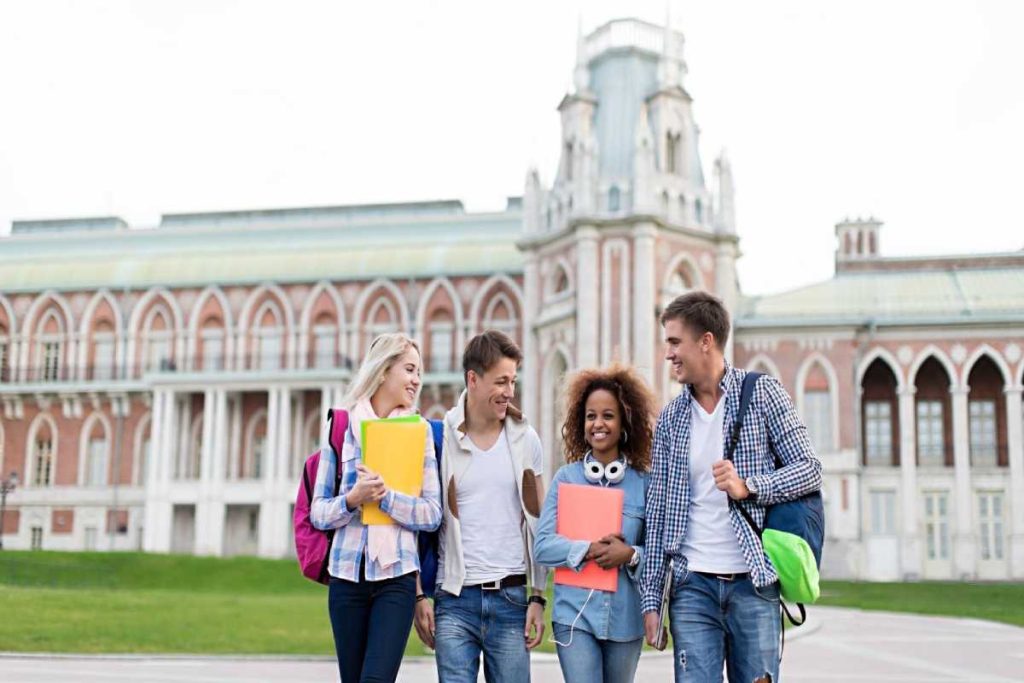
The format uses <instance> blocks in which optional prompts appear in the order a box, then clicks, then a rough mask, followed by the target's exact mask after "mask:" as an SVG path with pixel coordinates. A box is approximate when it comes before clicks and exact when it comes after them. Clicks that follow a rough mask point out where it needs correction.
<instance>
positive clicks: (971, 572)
mask: <svg viewBox="0 0 1024 683" xmlns="http://www.w3.org/2000/svg"><path fill="white" fill-rule="evenodd" d="M967 392H968V388H967V387H955V388H952V389H950V393H951V394H952V396H953V476H954V479H955V482H956V483H955V489H954V493H953V496H954V500H955V501H956V523H955V525H954V527H953V568H954V569H953V571H954V578H958V579H964V578H974V576H975V575H976V574H977V566H976V562H975V560H976V543H975V539H974V533H973V529H972V524H971V520H972V519H973V511H974V500H973V496H972V495H971V459H970V458H971V456H970V441H969V435H968V417H967Z"/></svg>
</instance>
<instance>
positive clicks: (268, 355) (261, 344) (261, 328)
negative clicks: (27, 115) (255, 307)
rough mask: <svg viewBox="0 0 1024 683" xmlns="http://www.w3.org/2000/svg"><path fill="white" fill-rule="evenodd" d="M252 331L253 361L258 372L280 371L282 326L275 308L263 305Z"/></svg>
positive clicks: (268, 304) (282, 358)
mask: <svg viewBox="0 0 1024 683" xmlns="http://www.w3.org/2000/svg"><path fill="white" fill-rule="evenodd" d="M256 320H257V326H256V329H255V330H254V331H253V343H254V346H255V349H254V353H253V356H254V360H255V361H256V367H257V369H259V370H280V369H281V366H282V364H283V360H284V326H283V324H282V323H281V317H280V316H279V315H278V311H277V307H276V306H273V305H272V304H270V303H269V302H268V303H267V304H264V306H263V308H261V309H260V313H259V314H258V315H257V316H256Z"/></svg>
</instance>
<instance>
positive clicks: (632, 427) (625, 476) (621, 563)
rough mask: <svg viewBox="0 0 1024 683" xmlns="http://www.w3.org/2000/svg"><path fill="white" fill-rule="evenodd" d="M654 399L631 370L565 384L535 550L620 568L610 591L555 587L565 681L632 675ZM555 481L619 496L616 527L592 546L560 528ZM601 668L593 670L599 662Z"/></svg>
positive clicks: (549, 557) (638, 641) (559, 562)
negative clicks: (561, 458)
mask: <svg viewBox="0 0 1024 683" xmlns="http://www.w3.org/2000/svg"><path fill="white" fill-rule="evenodd" d="M654 418H655V413H654V396H653V395H652V394H651V391H650V389H648V387H647V385H646V383H645V382H644V380H643V379H641V377H640V376H639V375H638V374H637V372H636V371H635V370H633V369H632V368H629V367H626V366H622V365H612V366H610V367H608V368H606V369H593V370H582V371H580V372H578V373H576V374H575V375H573V376H572V377H571V378H570V380H569V384H568V387H567V389H566V415H565V423H564V425H563V426H562V437H563V439H564V441H565V460H566V462H567V463H568V464H566V465H565V466H563V467H562V468H561V469H560V470H558V473H557V474H556V475H555V478H554V480H553V482H552V486H551V490H550V491H549V492H548V495H547V498H546V499H545V501H544V509H543V511H542V512H541V517H540V523H539V525H538V531H537V539H536V543H535V545H534V553H535V555H536V558H537V561H538V562H539V563H541V564H545V565H548V566H550V567H570V568H572V569H575V570H577V571H579V570H581V569H582V568H583V566H584V564H585V563H587V562H595V563H597V565H598V566H600V567H602V568H605V569H607V568H612V567H618V585H617V589H616V590H615V592H606V591H597V590H590V589H587V588H579V587H575V586H567V585H563V584H556V585H555V607H554V611H553V613H552V617H551V621H552V627H553V630H554V636H555V643H556V645H557V646H558V661H559V663H560V664H561V667H562V675H563V676H564V677H565V680H566V682H567V683H576V682H578V681H603V683H628V682H629V681H632V680H633V676H634V674H635V672H636V665H637V661H638V660H639V658H640V649H641V647H642V646H643V635H644V625H643V620H642V616H641V614H640V595H639V592H638V590H637V586H636V580H637V577H638V575H639V565H640V562H641V561H642V560H643V553H644V551H643V544H644V541H643V537H644V502H645V495H646V491H647V470H648V469H649V468H650V463H651V442H652V439H653V437H652V431H651V425H652V424H653V421H654ZM560 484H582V485H590V486H607V487H608V488H616V489H621V490H622V491H623V493H624V505H623V513H622V515H623V517H622V534H621V536H619V535H608V536H605V537H604V538H602V539H600V540H598V541H595V542H593V543H591V542H588V541H572V540H569V539H568V538H565V537H564V536H560V535H559V534H558V533H557V532H556V529H557V524H558V519H557V517H558V487H559V485H560ZM597 667H600V671H601V673H600V674H598V673H597V671H596V668H597Z"/></svg>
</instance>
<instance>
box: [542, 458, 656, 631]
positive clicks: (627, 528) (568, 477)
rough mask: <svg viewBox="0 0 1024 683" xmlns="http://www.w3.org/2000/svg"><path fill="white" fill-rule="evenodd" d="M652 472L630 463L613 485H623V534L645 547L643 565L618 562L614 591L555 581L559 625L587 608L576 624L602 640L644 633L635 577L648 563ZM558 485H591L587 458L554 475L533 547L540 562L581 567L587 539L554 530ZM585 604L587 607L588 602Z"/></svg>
mask: <svg viewBox="0 0 1024 683" xmlns="http://www.w3.org/2000/svg"><path fill="white" fill-rule="evenodd" d="M647 482H648V477H647V475H646V474H641V473H639V472H637V471H636V470H634V469H633V468H632V467H627V468H626V476H625V478H624V479H623V480H622V481H621V482H619V483H618V484H610V485H609V486H608V488H615V489H622V490H623V492H624V493H625V501H624V504H623V508H622V535H623V536H625V538H626V544H627V545H631V546H633V547H635V548H636V549H637V550H638V551H639V552H640V564H639V565H638V566H637V567H636V568H635V569H629V568H628V567H627V565H622V566H621V567H619V583H618V590H616V591H615V592H614V593H609V592H607V591H594V594H593V595H592V596H590V601H589V602H587V596H589V595H590V589H589V588H578V587H576V586H565V585H562V584H558V583H556V584H555V607H554V610H553V611H552V615H551V621H552V622H554V623H556V624H563V625H565V626H571V625H572V623H573V621H574V620H575V619H576V615H577V614H579V613H580V610H581V609H583V614H582V615H581V616H580V618H579V620H578V621H576V628H578V629H581V630H583V631H586V632H588V633H590V634H591V635H593V636H594V637H595V638H598V639H599V640H614V641H620V642H625V641H630V640H636V639H637V638H642V637H643V635H644V623H643V615H642V614H641V613H640V592H639V590H638V589H637V584H636V577H637V575H638V572H639V570H640V568H641V567H642V566H643V555H644V550H643V546H644V502H645V497H646V493H647ZM559 484H585V485H590V486H600V485H601V484H591V483H590V482H588V481H587V478H586V477H585V476H584V474H583V463H582V462H574V463H571V464H569V465H565V466H564V467H562V468H561V469H560V470H558V473H557V474H555V478H554V480H553V481H552V482H551V490H550V491H548V495H547V498H546V499H545V500H544V509H543V511H541V515H540V522H539V524H538V525H537V539H536V541H535V543H534V547H533V552H534V555H535V556H536V559H537V562H538V563H540V564H543V565H547V566H549V567H570V568H573V569H576V570H580V569H582V568H583V566H584V565H585V564H586V563H585V561H584V559H583V558H584V557H586V554H587V550H588V549H589V548H590V543H589V542H588V541H571V540H569V539H568V538H565V537H564V536H559V535H558V534H557V533H555V529H556V528H557V516H558V485H559ZM584 603H586V608H585V609H584V607H583V605H584Z"/></svg>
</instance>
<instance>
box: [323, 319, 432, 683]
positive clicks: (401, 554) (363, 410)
mask: <svg viewBox="0 0 1024 683" xmlns="http://www.w3.org/2000/svg"><path fill="white" fill-rule="evenodd" d="M420 368H421V362H420V352H419V347H418V346H417V345H416V343H415V342H414V341H412V340H411V339H409V338H408V337H406V336H405V335H403V334H383V335H380V336H379V337H377V338H376V339H374V340H373V343H372V344H370V348H369V350H368V351H367V352H366V357H365V358H364V359H363V363H362V365H361V366H360V367H359V371H358V373H357V374H356V377H355V380H354V381H353V383H352V387H351V389H350V391H349V393H348V396H347V397H346V399H345V401H344V407H345V408H347V409H348V411H349V426H348V429H347V430H346V432H345V440H344V445H343V446H342V452H341V454H340V456H339V457H338V458H337V460H338V461H340V463H341V468H342V469H341V487H340V490H339V492H338V495H337V496H335V495H334V481H335V473H336V467H335V457H334V455H335V454H334V453H332V452H330V449H324V450H323V451H321V456H320V464H319V466H318V467H317V476H316V486H315V488H314V495H313V500H312V504H311V506H310V520H311V521H312V523H313V526H315V527H316V528H318V529H337V530H338V531H337V533H336V534H335V535H334V541H333V542H332V545H331V551H330V562H329V563H328V573H329V574H330V577H331V578H330V585H329V589H328V602H327V604H328V612H329V613H330V618H331V627H332V629H333V632H334V646H335V650H336V652H337V656H338V670H339V672H340V674H341V681H342V683H370V682H374V683H377V682H393V681H394V680H395V679H396V678H397V677H398V669H399V666H400V665H401V662H402V653H403V652H404V650H405V643H406V640H407V639H408V636H409V629H410V626H411V625H412V620H413V612H414V608H415V599H416V573H417V572H418V571H419V555H418V553H417V552H416V532H417V531H420V530H425V531H432V530H434V529H436V528H437V526H438V524H440V522H441V492H440V486H439V484H438V477H437V459H436V457H435V456H434V442H433V438H432V437H431V431H430V429H427V431H426V441H425V442H424V444H423V490H422V493H421V494H420V495H419V496H410V495H406V494H403V493H399V492H398V491H394V490H389V489H388V487H387V486H386V484H385V483H384V481H383V479H381V477H380V475H378V474H377V473H375V472H373V471H371V470H370V469H368V468H367V467H366V466H365V465H364V464H363V462H362V460H363V455H362V444H361V443H360V439H361V436H360V434H361V429H360V425H361V423H362V422H363V421H364V420H374V419H378V418H383V417H396V416H401V415H410V414H412V413H414V412H415V408H416V404H417V401H418V399H419V390H420ZM366 503H379V505H380V509H381V510H382V511H383V512H385V513H387V514H388V515H390V516H391V518H392V519H393V520H394V521H395V523H394V524H391V525H380V526H365V525H364V524H363V522H362V515H361V511H360V506H362V505H364V504H366Z"/></svg>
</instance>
